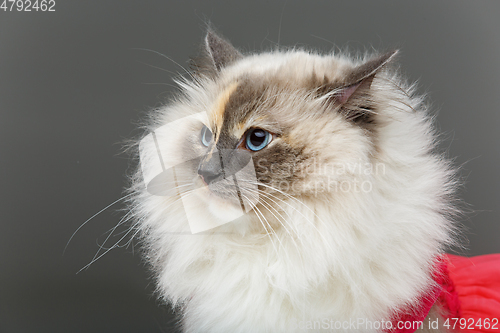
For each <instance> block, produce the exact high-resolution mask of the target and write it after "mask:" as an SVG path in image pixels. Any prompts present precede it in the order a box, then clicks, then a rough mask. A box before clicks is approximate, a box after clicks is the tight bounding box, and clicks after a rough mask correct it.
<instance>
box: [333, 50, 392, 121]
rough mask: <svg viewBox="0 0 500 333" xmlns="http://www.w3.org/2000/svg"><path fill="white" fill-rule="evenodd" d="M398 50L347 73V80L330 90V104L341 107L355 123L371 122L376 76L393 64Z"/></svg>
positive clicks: (336, 84) (334, 85) (373, 59)
mask: <svg viewBox="0 0 500 333" xmlns="http://www.w3.org/2000/svg"><path fill="white" fill-rule="evenodd" d="M397 53H398V51H397V50H395V51H391V52H388V53H385V54H383V55H381V56H378V57H375V58H372V59H369V60H368V61H366V62H364V63H362V64H361V65H358V66H356V67H354V68H353V69H351V70H350V72H349V73H347V75H346V77H345V79H344V80H343V81H342V82H340V83H338V82H337V83H335V84H333V85H331V86H330V87H329V88H328V84H327V90H328V89H330V93H329V94H328V95H329V98H328V100H329V102H330V103H334V104H335V105H337V106H338V105H340V110H341V112H342V113H344V114H345V116H346V117H347V118H348V119H350V120H354V121H369V120H370V116H371V115H372V114H373V111H372V108H371V102H372V96H373V95H372V92H371V88H372V87H371V85H372V81H373V78H374V77H375V75H376V74H377V73H378V72H379V71H380V70H382V68H384V66H386V65H387V64H388V63H389V62H391V61H392V60H393V59H394V57H395V56H396V54H397Z"/></svg>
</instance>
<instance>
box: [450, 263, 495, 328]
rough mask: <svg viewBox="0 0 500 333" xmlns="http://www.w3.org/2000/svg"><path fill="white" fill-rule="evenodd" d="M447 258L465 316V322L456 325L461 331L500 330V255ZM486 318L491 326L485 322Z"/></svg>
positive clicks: (463, 316)
mask: <svg viewBox="0 0 500 333" xmlns="http://www.w3.org/2000/svg"><path fill="white" fill-rule="evenodd" d="M447 257H448V259H449V260H450V262H449V264H448V271H449V276H450V278H451V280H452V281H453V282H454V284H455V288H456V291H457V293H458V298H459V300H460V307H461V312H462V313H461V314H462V318H464V319H465V321H464V320H462V324H464V322H465V324H464V325H460V323H457V327H456V328H458V329H459V331H460V332H469V331H472V332H497V333H498V332H500V254H487V255H482V256H477V257H471V258H467V257H460V256H455V255H451V254H449V255H447ZM485 319H486V321H487V322H489V325H484V324H485ZM479 320H480V321H479ZM495 323H496V324H495ZM480 326H481V327H480ZM485 326H489V328H487V327H485Z"/></svg>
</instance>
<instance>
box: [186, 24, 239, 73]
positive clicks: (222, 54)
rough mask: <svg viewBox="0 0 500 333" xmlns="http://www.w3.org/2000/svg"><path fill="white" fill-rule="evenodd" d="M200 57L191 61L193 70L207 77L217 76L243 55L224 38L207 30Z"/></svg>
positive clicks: (211, 30)
mask: <svg viewBox="0 0 500 333" xmlns="http://www.w3.org/2000/svg"><path fill="white" fill-rule="evenodd" d="M201 53H202V54H201V56H199V57H198V58H196V59H193V61H192V63H193V65H194V67H195V70H196V71H197V72H199V73H202V74H205V75H208V76H212V77H214V76H217V75H218V73H219V72H220V71H221V70H222V68H224V67H225V66H227V65H229V64H231V63H233V62H234V61H237V60H239V59H241V58H243V55H242V54H241V53H240V52H239V51H238V50H237V49H236V48H235V47H234V46H233V45H232V44H231V43H230V42H229V41H227V40H226V39H225V38H223V37H221V36H219V35H217V34H216V33H215V31H214V30H213V29H211V28H209V29H208V31H207V35H206V37H205V41H204V45H203V47H202V52H201Z"/></svg>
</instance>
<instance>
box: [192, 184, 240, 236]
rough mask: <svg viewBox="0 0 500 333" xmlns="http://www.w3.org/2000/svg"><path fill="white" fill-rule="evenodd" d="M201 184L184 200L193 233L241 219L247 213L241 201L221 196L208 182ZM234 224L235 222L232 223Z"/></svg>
mask: <svg viewBox="0 0 500 333" xmlns="http://www.w3.org/2000/svg"><path fill="white" fill-rule="evenodd" d="M197 185H200V186H199V187H198V188H197V189H196V190H195V191H193V195H192V196H188V197H186V199H187V200H186V201H184V204H185V208H186V213H187V217H188V222H189V224H190V227H191V231H192V232H193V233H197V232H201V231H206V230H209V229H213V228H215V227H219V226H221V225H224V224H228V223H230V222H235V221H241V220H242V219H241V218H242V217H244V216H245V215H246V214H245V213H244V212H243V210H242V209H241V205H240V204H239V202H235V201H236V200H230V199H226V198H223V197H221V196H220V195H218V194H217V193H215V191H212V190H210V186H207V185H206V184H197ZM230 224H233V223H230Z"/></svg>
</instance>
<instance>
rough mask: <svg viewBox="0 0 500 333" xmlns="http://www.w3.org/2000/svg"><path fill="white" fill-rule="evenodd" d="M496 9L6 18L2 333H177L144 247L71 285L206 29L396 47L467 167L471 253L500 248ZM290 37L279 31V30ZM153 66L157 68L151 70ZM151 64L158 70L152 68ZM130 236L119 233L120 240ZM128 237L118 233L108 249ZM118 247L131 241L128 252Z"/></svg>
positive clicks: (243, 42)
mask: <svg viewBox="0 0 500 333" xmlns="http://www.w3.org/2000/svg"><path fill="white" fill-rule="evenodd" d="M498 17H500V1H478V0H476V1H457V0H453V1H451V0H450V1H371V0H369V1H344V2H337V1H308V2H307V3H306V2H305V1H304V2H296V1H288V2H287V3H286V4H285V2H282V1H221V2H208V1H184V2H181V1H140V2H139V1H123V0H122V1H69V0H64V1H63V0H56V12H54V13H40V12H39V13H34V12H32V13H16V12H14V13H10V12H7V13H5V12H0V135H1V139H0V163H1V166H0V186H1V192H0V193H1V199H0V207H1V208H0V332H170V331H171V330H172V329H173V327H174V321H173V319H172V317H171V315H170V314H169V312H168V310H167V309H166V307H162V306H160V305H158V304H157V301H156V300H155V298H154V296H153V283H152V281H151V280H149V279H148V273H147V269H146V268H145V267H144V265H143V264H142V263H141V259H140V256H139V255H138V253H137V252H138V247H137V245H136V244H135V243H134V244H133V245H131V246H129V247H128V248H120V249H115V250H113V251H111V252H109V253H108V254H107V255H105V256H104V257H102V258H101V259H100V260H98V261H97V262H95V263H94V264H93V265H91V266H90V268H89V269H88V270H84V271H82V272H81V273H79V274H76V272H77V271H78V270H80V268H82V267H83V266H85V265H86V264H87V263H88V262H89V261H90V260H91V259H92V257H93V256H94V254H95V253H96V251H97V250H98V245H97V243H102V241H103V240H104V239H105V232H106V231H108V230H109V229H111V228H112V227H113V226H115V225H116V224H117V223H118V221H119V220H120V217H121V216H122V214H123V213H120V212H119V211H118V209H120V208H123V206H122V205H116V206H113V207H112V209H109V210H107V211H105V212H104V213H102V214H100V215H99V216H98V217H96V218H94V219H93V220H92V221H90V222H89V223H88V224H87V225H86V226H85V227H83V228H82V229H81V230H80V231H79V232H78V233H77V234H76V236H75V238H74V239H73V240H72V242H71V243H70V244H69V247H68V249H67V251H66V253H65V254H64V255H63V254H62V252H63V249H64V246H65V244H66V242H67V241H68V239H69V238H70V236H71V234H72V233H73V232H74V231H75V230H76V229H77V228H78V226H80V225H81V224H82V223H83V222H84V221H85V220H86V219H87V218H89V217H90V216H92V215H93V214H94V213H96V212H98V211H99V210H100V209H102V208H104V207H105V206H106V205H108V204H109V203H111V202H113V201H114V200H116V199H118V198H120V197H121V196H122V194H123V193H122V188H123V186H124V185H125V183H126V182H125V176H124V175H125V174H126V172H127V169H128V168H130V167H131V166H132V165H133V163H131V162H129V160H128V156H127V155H125V154H120V151H121V145H120V142H121V141H122V140H123V139H125V138H131V137H133V136H135V135H137V134H138V133H139V132H138V131H137V130H134V129H135V127H136V126H135V125H134V122H137V121H138V120H139V119H141V118H143V117H144V114H145V113H146V111H147V110H148V109H150V108H151V107H154V106H158V105H160V104H161V103H163V102H165V101H166V100H167V98H168V96H169V92H171V91H173V90H174V88H172V87H171V86H169V85H170V84H172V81H171V79H170V78H171V77H172V74H170V73H168V72H167V71H172V72H182V69H180V68H179V67H178V66H176V65H175V64H174V63H173V62H172V61H170V60H168V59H166V58H163V57H161V56H159V55H157V54H155V53H152V52H149V51H141V50H136V49H135V48H145V49H150V50H154V51H158V52H161V53H163V54H165V55H167V56H169V57H170V58H172V59H173V60H175V61H177V62H179V63H180V64H181V65H186V64H187V60H188V57H189V56H191V55H193V54H195V53H196V50H197V47H198V44H199V42H200V41H201V39H202V37H203V34H204V32H203V30H204V22H205V21H206V20H211V21H212V22H213V24H214V25H215V26H216V27H217V28H219V29H220V31H222V32H223V33H224V34H225V35H226V36H227V37H228V38H229V39H230V40H232V41H233V43H234V44H235V45H236V46H237V47H240V48H241V49H242V50H247V51H249V50H255V49H256V50H261V49H268V48H270V47H273V46H274V45H276V43H277V42H278V40H279V43H280V44H281V45H288V46H290V45H298V46H310V47H314V48H318V49H321V50H324V51H328V50H331V49H333V47H334V45H336V46H338V47H341V48H349V49H350V50H353V51H364V50H370V49H371V48H372V47H373V48H374V49H389V48H400V49H401V51H402V52H401V55H400V57H399V62H400V64H401V66H402V69H403V72H404V73H405V74H406V75H407V76H408V77H409V79H410V80H412V81H414V80H419V83H420V91H421V92H422V93H424V92H427V93H429V98H430V100H431V102H432V104H433V106H434V110H436V111H438V116H437V123H438V126H439V128H440V130H441V131H442V132H443V133H444V136H443V138H444V142H443V144H442V149H443V150H446V151H447V152H448V154H449V156H450V157H454V158H455V163H456V165H457V166H462V172H461V174H462V175H463V177H464V179H465V180H466V186H465V189H464V190H462V191H461V193H460V196H461V198H462V199H463V200H464V202H466V203H468V204H469V205H470V210H471V212H470V213H469V214H468V217H467V218H464V220H463V223H464V224H465V225H466V226H467V227H468V231H467V232H466V234H467V237H468V239H469V240H470V242H469V243H468V244H467V245H466V246H467V247H468V248H469V250H468V251H467V253H469V254H474V255H476V254H484V253H493V252H500V242H498V238H499V236H500V219H499V217H500V214H499V210H498V206H497V203H498V202H499V193H500V192H499V176H498V173H497V171H498V164H499V162H500V150H499V147H498V143H499V142H500V140H499V138H500V130H499V125H500V122H499V120H500V110H499V109H500V98H499V94H500V89H499V88H500V83H499V82H500V60H499V59H500V20H499V19H498ZM280 31H281V32H280ZM146 64H147V65H146ZM155 67H156V68H155ZM125 230H126V229H125V228H120V229H119V230H118V231H117V233H118V232H123V231H125ZM118 239H119V236H117V237H112V238H111V240H110V241H109V242H108V245H112V244H113V243H114V242H116V241H117V240H118ZM122 244H123V243H122Z"/></svg>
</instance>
